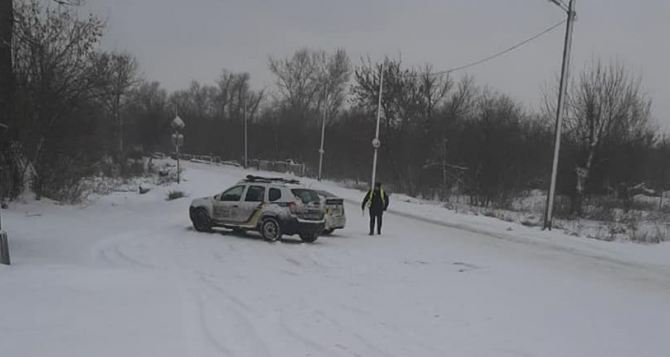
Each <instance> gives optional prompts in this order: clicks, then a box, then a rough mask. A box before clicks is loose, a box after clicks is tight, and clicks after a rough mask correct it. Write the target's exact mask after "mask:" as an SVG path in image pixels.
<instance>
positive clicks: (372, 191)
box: [368, 187, 386, 208]
mask: <svg viewBox="0 0 670 357" xmlns="http://www.w3.org/2000/svg"><path fill="white" fill-rule="evenodd" d="M379 194H380V195H381V199H382V205H383V206H384V207H386V199H385V198H384V197H385V196H386V195H385V194H384V189H383V188H381V187H380V188H379ZM374 196H375V190H370V191H368V208H369V207H370V206H372V197H374Z"/></svg>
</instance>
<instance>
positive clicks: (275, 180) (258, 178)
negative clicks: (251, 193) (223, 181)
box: [244, 175, 300, 185]
mask: <svg viewBox="0 0 670 357" xmlns="http://www.w3.org/2000/svg"><path fill="white" fill-rule="evenodd" d="M244 181H245V182H264V183H290V184H294V185H298V184H300V181H298V180H296V179H287V178H283V177H263V176H254V175H247V177H246V178H245V179H244Z"/></svg>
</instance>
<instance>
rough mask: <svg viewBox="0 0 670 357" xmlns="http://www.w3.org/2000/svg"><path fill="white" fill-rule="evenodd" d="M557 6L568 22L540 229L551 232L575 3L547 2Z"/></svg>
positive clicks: (556, 0)
mask: <svg viewBox="0 0 670 357" xmlns="http://www.w3.org/2000/svg"><path fill="white" fill-rule="evenodd" d="M549 1H551V2H553V3H554V4H556V5H558V6H559V7H560V8H562V9H563V10H564V11H566V12H567V14H568V20H567V23H566V26H565V43H564V47H563V66H562V68H561V82H560V86H559V89H558V103H557V106H556V128H555V134H556V135H555V138H554V160H553V163H552V167H551V183H550V184H549V193H548V194H547V205H546V207H545V212H544V227H543V228H542V229H548V230H551V227H552V219H553V214H554V197H555V195H556V176H557V174H558V157H559V153H560V150H561V130H562V128H563V114H564V113H563V112H564V109H565V108H564V107H565V97H566V95H567V83H568V78H569V74H570V73H569V71H570V51H571V50H572V31H573V27H574V22H575V17H576V13H575V2H576V0H570V3H569V4H568V8H567V9H566V8H565V5H564V4H563V3H562V2H561V1H558V0H549Z"/></svg>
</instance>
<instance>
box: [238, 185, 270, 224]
mask: <svg viewBox="0 0 670 357" xmlns="http://www.w3.org/2000/svg"><path fill="white" fill-rule="evenodd" d="M243 197H244V199H243V200H242V202H240V205H239V209H238V212H237V213H238V214H237V219H238V221H237V222H238V223H245V222H248V221H249V220H250V219H251V216H252V215H253V214H254V212H256V210H257V209H258V208H259V207H260V206H261V205H262V204H263V202H265V187H264V186H261V185H249V186H248V187H247V189H246V191H245V193H244V196H243Z"/></svg>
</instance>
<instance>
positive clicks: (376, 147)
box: [370, 62, 385, 190]
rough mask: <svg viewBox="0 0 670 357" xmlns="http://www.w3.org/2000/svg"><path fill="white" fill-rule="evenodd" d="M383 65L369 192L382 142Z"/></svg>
mask: <svg viewBox="0 0 670 357" xmlns="http://www.w3.org/2000/svg"><path fill="white" fill-rule="evenodd" d="M384 65H385V62H382V68H381V71H380V74H379V102H378V103H377V128H376V129H375V138H374V139H372V148H373V149H374V150H375V151H374V155H373V156H372V181H371V182H370V190H372V189H373V188H374V187H375V180H376V179H377V151H378V150H379V147H381V145H382V142H381V141H379V121H380V118H381V115H382V92H383V90H384Z"/></svg>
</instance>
